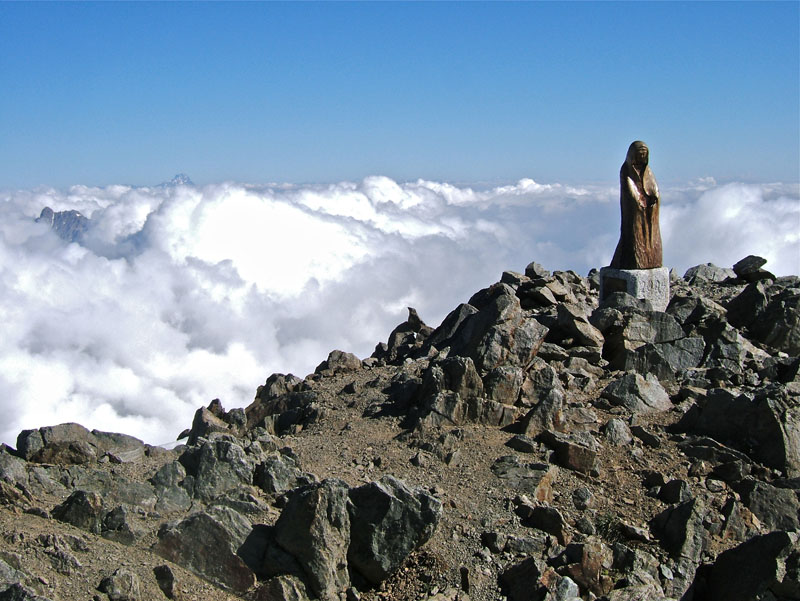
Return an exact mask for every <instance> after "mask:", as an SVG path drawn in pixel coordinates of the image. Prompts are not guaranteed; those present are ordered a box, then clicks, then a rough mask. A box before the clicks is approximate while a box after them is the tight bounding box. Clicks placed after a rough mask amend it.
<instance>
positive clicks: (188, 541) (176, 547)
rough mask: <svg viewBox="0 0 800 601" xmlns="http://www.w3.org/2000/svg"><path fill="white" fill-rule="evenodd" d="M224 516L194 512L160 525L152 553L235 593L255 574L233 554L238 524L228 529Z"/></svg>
mask: <svg viewBox="0 0 800 601" xmlns="http://www.w3.org/2000/svg"><path fill="white" fill-rule="evenodd" d="M240 519H241V520H244V518H240ZM230 521H232V520H227V519H226V518H225V516H224V515H223V516H219V515H217V516H215V515H212V514H211V513H208V512H198V513H195V514H192V515H190V516H189V517H187V518H185V519H183V520H181V521H179V522H172V523H168V524H163V525H162V526H161V528H160V529H159V531H158V541H157V542H156V544H155V545H154V547H153V550H154V551H155V552H156V553H157V554H158V555H160V556H161V557H163V558H164V559H167V560H169V561H172V562H173V563H176V564H178V565H180V566H182V567H184V568H186V569H187V570H191V571H192V572H194V573H195V574H197V575H198V576H201V577H203V578H206V579H207V580H210V581H211V582H213V583H215V584H217V585H218V586H221V587H223V588H225V589H228V590H230V591H233V592H235V593H243V592H245V591H246V590H248V589H249V588H250V587H252V586H253V585H254V584H255V581H256V578H255V574H254V573H253V572H252V570H250V568H248V567H247V565H246V564H245V563H244V561H243V560H242V559H241V558H240V557H239V556H238V555H236V550H237V549H238V547H239V545H240V532H237V530H240V529H241V524H238V525H237V527H236V528H233V529H232V528H231V526H230V524H229V523H226V522H230Z"/></svg>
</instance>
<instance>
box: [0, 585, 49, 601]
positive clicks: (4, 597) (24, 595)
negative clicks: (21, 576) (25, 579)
mask: <svg viewBox="0 0 800 601" xmlns="http://www.w3.org/2000/svg"><path fill="white" fill-rule="evenodd" d="M0 601H51V600H50V599H49V598H47V597H42V596H40V595H37V594H36V593H35V592H33V591H32V590H31V589H29V588H28V587H27V586H23V585H22V584H20V583H19V582H15V583H13V584H11V585H10V586H8V587H5V585H0Z"/></svg>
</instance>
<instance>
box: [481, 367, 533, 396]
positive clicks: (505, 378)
mask: <svg viewBox="0 0 800 601" xmlns="http://www.w3.org/2000/svg"><path fill="white" fill-rule="evenodd" d="M523 382H525V372H524V371H523V369H522V368H521V367H513V366H503V367H496V368H495V369H493V370H492V371H490V372H489V373H488V374H487V376H486V378H485V382H484V391H485V393H486V396H487V398H489V399H491V400H493V401H497V402H498V403H504V404H506V405H515V404H516V403H517V400H518V399H519V394H520V390H521V389H522V384H523Z"/></svg>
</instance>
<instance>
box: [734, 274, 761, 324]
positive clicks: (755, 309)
mask: <svg viewBox="0 0 800 601" xmlns="http://www.w3.org/2000/svg"><path fill="white" fill-rule="evenodd" d="M768 303H769V297H768V295H767V291H766V285H765V284H764V283H763V282H755V283H752V284H749V285H748V286H747V287H746V288H745V289H744V290H742V291H741V292H740V293H739V294H738V295H737V296H735V297H734V298H732V299H731V300H730V301H728V304H727V305H726V309H727V319H728V322H729V323H730V324H731V325H732V326H734V327H736V328H746V327H749V326H750V325H751V324H753V323H754V322H755V321H756V320H757V319H758V318H759V316H760V315H761V314H763V312H764V311H765V310H766V308H767V304H768Z"/></svg>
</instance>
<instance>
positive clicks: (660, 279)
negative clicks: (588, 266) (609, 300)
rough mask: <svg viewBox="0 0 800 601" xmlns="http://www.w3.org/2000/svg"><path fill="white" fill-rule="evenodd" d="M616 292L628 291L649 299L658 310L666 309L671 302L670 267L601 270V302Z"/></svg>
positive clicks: (608, 268) (633, 294)
mask: <svg viewBox="0 0 800 601" xmlns="http://www.w3.org/2000/svg"><path fill="white" fill-rule="evenodd" d="M614 292H627V293H628V294H630V295H631V296H634V297H636V298H642V299H645V300H649V301H650V303H651V304H652V305H653V309H655V310H656V311H665V310H666V309H667V305H668V304H669V269H667V268H666V267H656V268H655V269H614V268H613V267H603V268H602V269H601V270H600V302H603V300H605V298H606V297H607V296H608V295H610V294H613V293H614Z"/></svg>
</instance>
